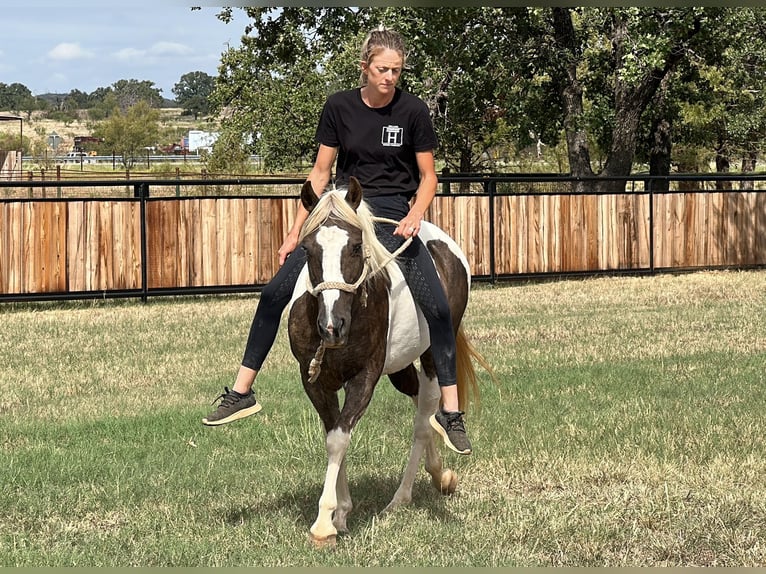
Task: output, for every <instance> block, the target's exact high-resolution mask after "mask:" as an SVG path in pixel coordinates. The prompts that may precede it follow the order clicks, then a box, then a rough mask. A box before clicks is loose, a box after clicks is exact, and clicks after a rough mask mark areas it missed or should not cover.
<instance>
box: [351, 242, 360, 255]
mask: <svg viewBox="0 0 766 574" xmlns="http://www.w3.org/2000/svg"><path fill="white" fill-rule="evenodd" d="M351 254H352V255H354V256H358V255H361V254H362V244H361V243H357V244H355V245H354V246H353V247H352V248H351Z"/></svg>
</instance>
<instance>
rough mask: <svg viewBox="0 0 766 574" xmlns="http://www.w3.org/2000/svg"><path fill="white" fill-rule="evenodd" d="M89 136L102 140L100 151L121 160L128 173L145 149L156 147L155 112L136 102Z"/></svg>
mask: <svg viewBox="0 0 766 574" xmlns="http://www.w3.org/2000/svg"><path fill="white" fill-rule="evenodd" d="M93 135H94V136H96V137H101V138H104V143H103V144H101V148H102V149H105V150H108V151H109V152H110V153H114V154H117V155H120V156H122V164H123V165H124V166H125V168H126V169H130V168H131V167H132V166H133V164H134V163H135V161H136V159H138V158H141V157H142V156H144V155H146V148H147V147H154V146H156V145H157V138H158V136H159V112H158V111H157V110H156V109H154V108H151V107H150V106H149V104H148V103H147V102H145V101H139V102H138V103H137V104H135V105H133V106H131V107H130V108H128V109H127V111H124V112H123V111H122V110H118V111H117V112H116V113H115V114H113V115H112V116H111V117H109V118H108V119H106V120H104V121H103V122H101V123H99V124H98V125H97V126H96V127H95V129H94V130H93Z"/></svg>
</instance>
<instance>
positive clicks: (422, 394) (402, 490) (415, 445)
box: [383, 365, 457, 512]
mask: <svg viewBox="0 0 766 574" xmlns="http://www.w3.org/2000/svg"><path fill="white" fill-rule="evenodd" d="M429 371H430V376H429V374H427V373H428V372H429ZM396 375H397V377H402V376H409V377H416V380H417V381H418V386H419V392H418V394H417V396H416V397H412V398H413V401H414V402H415V406H416V409H417V410H416V412H415V417H414V421H413V439H412V448H411V449H410V457H409V460H408V461H407V467H406V468H405V470H404V475H403V476H402V481H401V483H400V484H399V488H398V489H397V490H396V493H395V494H394V497H393V499H392V500H391V502H389V504H388V506H386V508H385V509H384V510H383V512H389V511H391V510H393V509H394V508H396V507H397V506H400V505H403V504H409V503H410V502H411V501H412V487H413V485H414V483H415V478H416V477H417V473H418V469H419V467H420V460H421V459H422V458H423V453H424V452H425V455H426V459H425V468H426V471H427V472H428V473H429V474H430V475H431V482H432V484H433V485H434V487H435V488H437V489H438V490H439V491H440V492H442V493H444V494H452V493H453V492H455V487H456V486H457V476H456V475H455V474H454V473H453V472H452V471H451V470H449V469H443V467H442V458H441V455H440V454H439V451H438V450H437V449H436V444H435V442H434V435H433V429H432V428H431V425H430V424H429V422H428V419H429V417H430V416H431V415H432V414H433V413H434V412H436V409H437V408H438V407H439V398H440V396H441V393H440V392H439V384H438V382H437V379H436V373H435V372H434V370H433V368H430V369H426V370H425V371H424V370H423V369H421V370H419V371H418V370H416V369H415V367H414V365H410V366H409V367H408V368H407V369H405V370H404V371H400V372H399V373H397V374H396ZM400 385H402V382H401V381H398V384H396V386H397V388H399V386H400Z"/></svg>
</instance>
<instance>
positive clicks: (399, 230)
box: [394, 211, 423, 239]
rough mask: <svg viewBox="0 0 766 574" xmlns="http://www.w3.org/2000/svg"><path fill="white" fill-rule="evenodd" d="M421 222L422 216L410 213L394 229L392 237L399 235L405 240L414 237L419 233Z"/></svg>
mask: <svg viewBox="0 0 766 574" xmlns="http://www.w3.org/2000/svg"><path fill="white" fill-rule="evenodd" d="M421 221H423V216H422V215H420V214H419V213H416V212H413V211H410V212H409V213H408V214H407V217H405V218H404V219H402V220H401V221H400V222H399V225H398V226H397V227H396V229H394V235H401V236H402V237H404V238H405V239H409V238H410V237H415V236H416V235H417V234H418V233H419V232H420V222H421Z"/></svg>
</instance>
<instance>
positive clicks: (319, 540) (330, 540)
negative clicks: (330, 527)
mask: <svg viewBox="0 0 766 574" xmlns="http://www.w3.org/2000/svg"><path fill="white" fill-rule="evenodd" d="M335 538H336V535H335V534H331V535H330V536H324V537H318V536H314V535H313V534H310V535H309V539H310V540H311V543H312V544H313V545H314V548H316V549H317V550H319V549H322V548H335V542H336V540H335Z"/></svg>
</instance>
